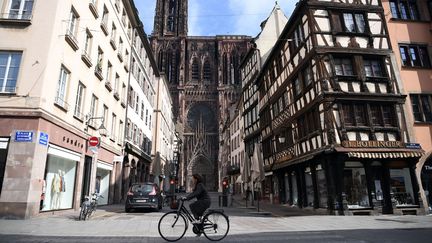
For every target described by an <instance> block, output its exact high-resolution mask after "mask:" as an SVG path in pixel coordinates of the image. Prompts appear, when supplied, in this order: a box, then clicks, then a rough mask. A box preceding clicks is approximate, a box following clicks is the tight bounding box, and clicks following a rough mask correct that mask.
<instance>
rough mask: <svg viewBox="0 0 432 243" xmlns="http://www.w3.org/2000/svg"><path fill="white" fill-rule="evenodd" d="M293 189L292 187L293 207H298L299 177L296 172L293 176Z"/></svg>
mask: <svg viewBox="0 0 432 243" xmlns="http://www.w3.org/2000/svg"><path fill="white" fill-rule="evenodd" d="M291 187H292V198H291V201H292V205H297V203H298V190H297V175H296V173H295V172H293V173H292V174H291Z"/></svg>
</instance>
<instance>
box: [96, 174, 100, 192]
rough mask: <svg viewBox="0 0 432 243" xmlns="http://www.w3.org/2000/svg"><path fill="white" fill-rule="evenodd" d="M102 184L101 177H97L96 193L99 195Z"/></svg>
mask: <svg viewBox="0 0 432 243" xmlns="http://www.w3.org/2000/svg"><path fill="white" fill-rule="evenodd" d="M100 183H101V176H100V175H97V176H96V185H95V192H96V193H98V194H99V193H100Z"/></svg>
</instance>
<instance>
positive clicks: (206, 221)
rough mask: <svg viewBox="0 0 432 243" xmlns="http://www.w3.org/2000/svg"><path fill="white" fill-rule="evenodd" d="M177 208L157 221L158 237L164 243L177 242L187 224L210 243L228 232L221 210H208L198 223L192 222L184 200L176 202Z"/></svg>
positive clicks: (184, 231) (191, 216) (220, 238)
mask: <svg viewBox="0 0 432 243" xmlns="http://www.w3.org/2000/svg"><path fill="white" fill-rule="evenodd" d="M177 202H178V204H179V205H178V208H177V210H175V211H171V212H168V213H166V214H164V215H163V216H162V218H161V219H160V220H159V224H158V230H159V234H160V236H161V237H162V238H163V239H164V240H166V241H170V242H173V241H178V240H180V239H181V238H182V237H183V236H184V235H185V233H186V230H187V229H188V227H189V223H191V224H192V225H193V227H192V231H193V232H194V233H195V234H197V235H200V234H201V233H203V234H204V236H205V237H206V238H207V239H209V240H211V241H219V240H222V239H223V238H225V236H227V234H228V231H229V226H230V225H229V219H228V216H226V215H225V214H224V213H223V210H218V209H208V210H207V211H206V212H205V213H204V215H203V217H201V220H200V221H199V222H196V223H195V221H194V217H193V215H192V214H191V212H190V211H189V210H188V209H187V208H186V207H185V205H184V200H178V201H177Z"/></svg>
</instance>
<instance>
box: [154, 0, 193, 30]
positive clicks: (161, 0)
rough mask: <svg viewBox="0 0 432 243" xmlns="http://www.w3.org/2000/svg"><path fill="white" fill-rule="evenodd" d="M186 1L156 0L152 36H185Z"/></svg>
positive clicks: (186, 22)
mask: <svg viewBox="0 0 432 243" xmlns="http://www.w3.org/2000/svg"><path fill="white" fill-rule="evenodd" d="M187 19H188V1H187V0H157V2H156V14H155V18H154V27H153V36H158V37H162V36H173V37H179V36H184V37H185V36H187V32H188V27H187V26H188V21H187Z"/></svg>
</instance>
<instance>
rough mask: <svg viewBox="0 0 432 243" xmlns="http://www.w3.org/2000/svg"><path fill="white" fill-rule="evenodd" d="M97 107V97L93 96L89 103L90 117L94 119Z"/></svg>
mask: <svg viewBox="0 0 432 243" xmlns="http://www.w3.org/2000/svg"><path fill="white" fill-rule="evenodd" d="M97 107H98V97H96V96H95V95H94V94H93V95H92V99H91V102H90V115H91V117H96V114H97Z"/></svg>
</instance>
